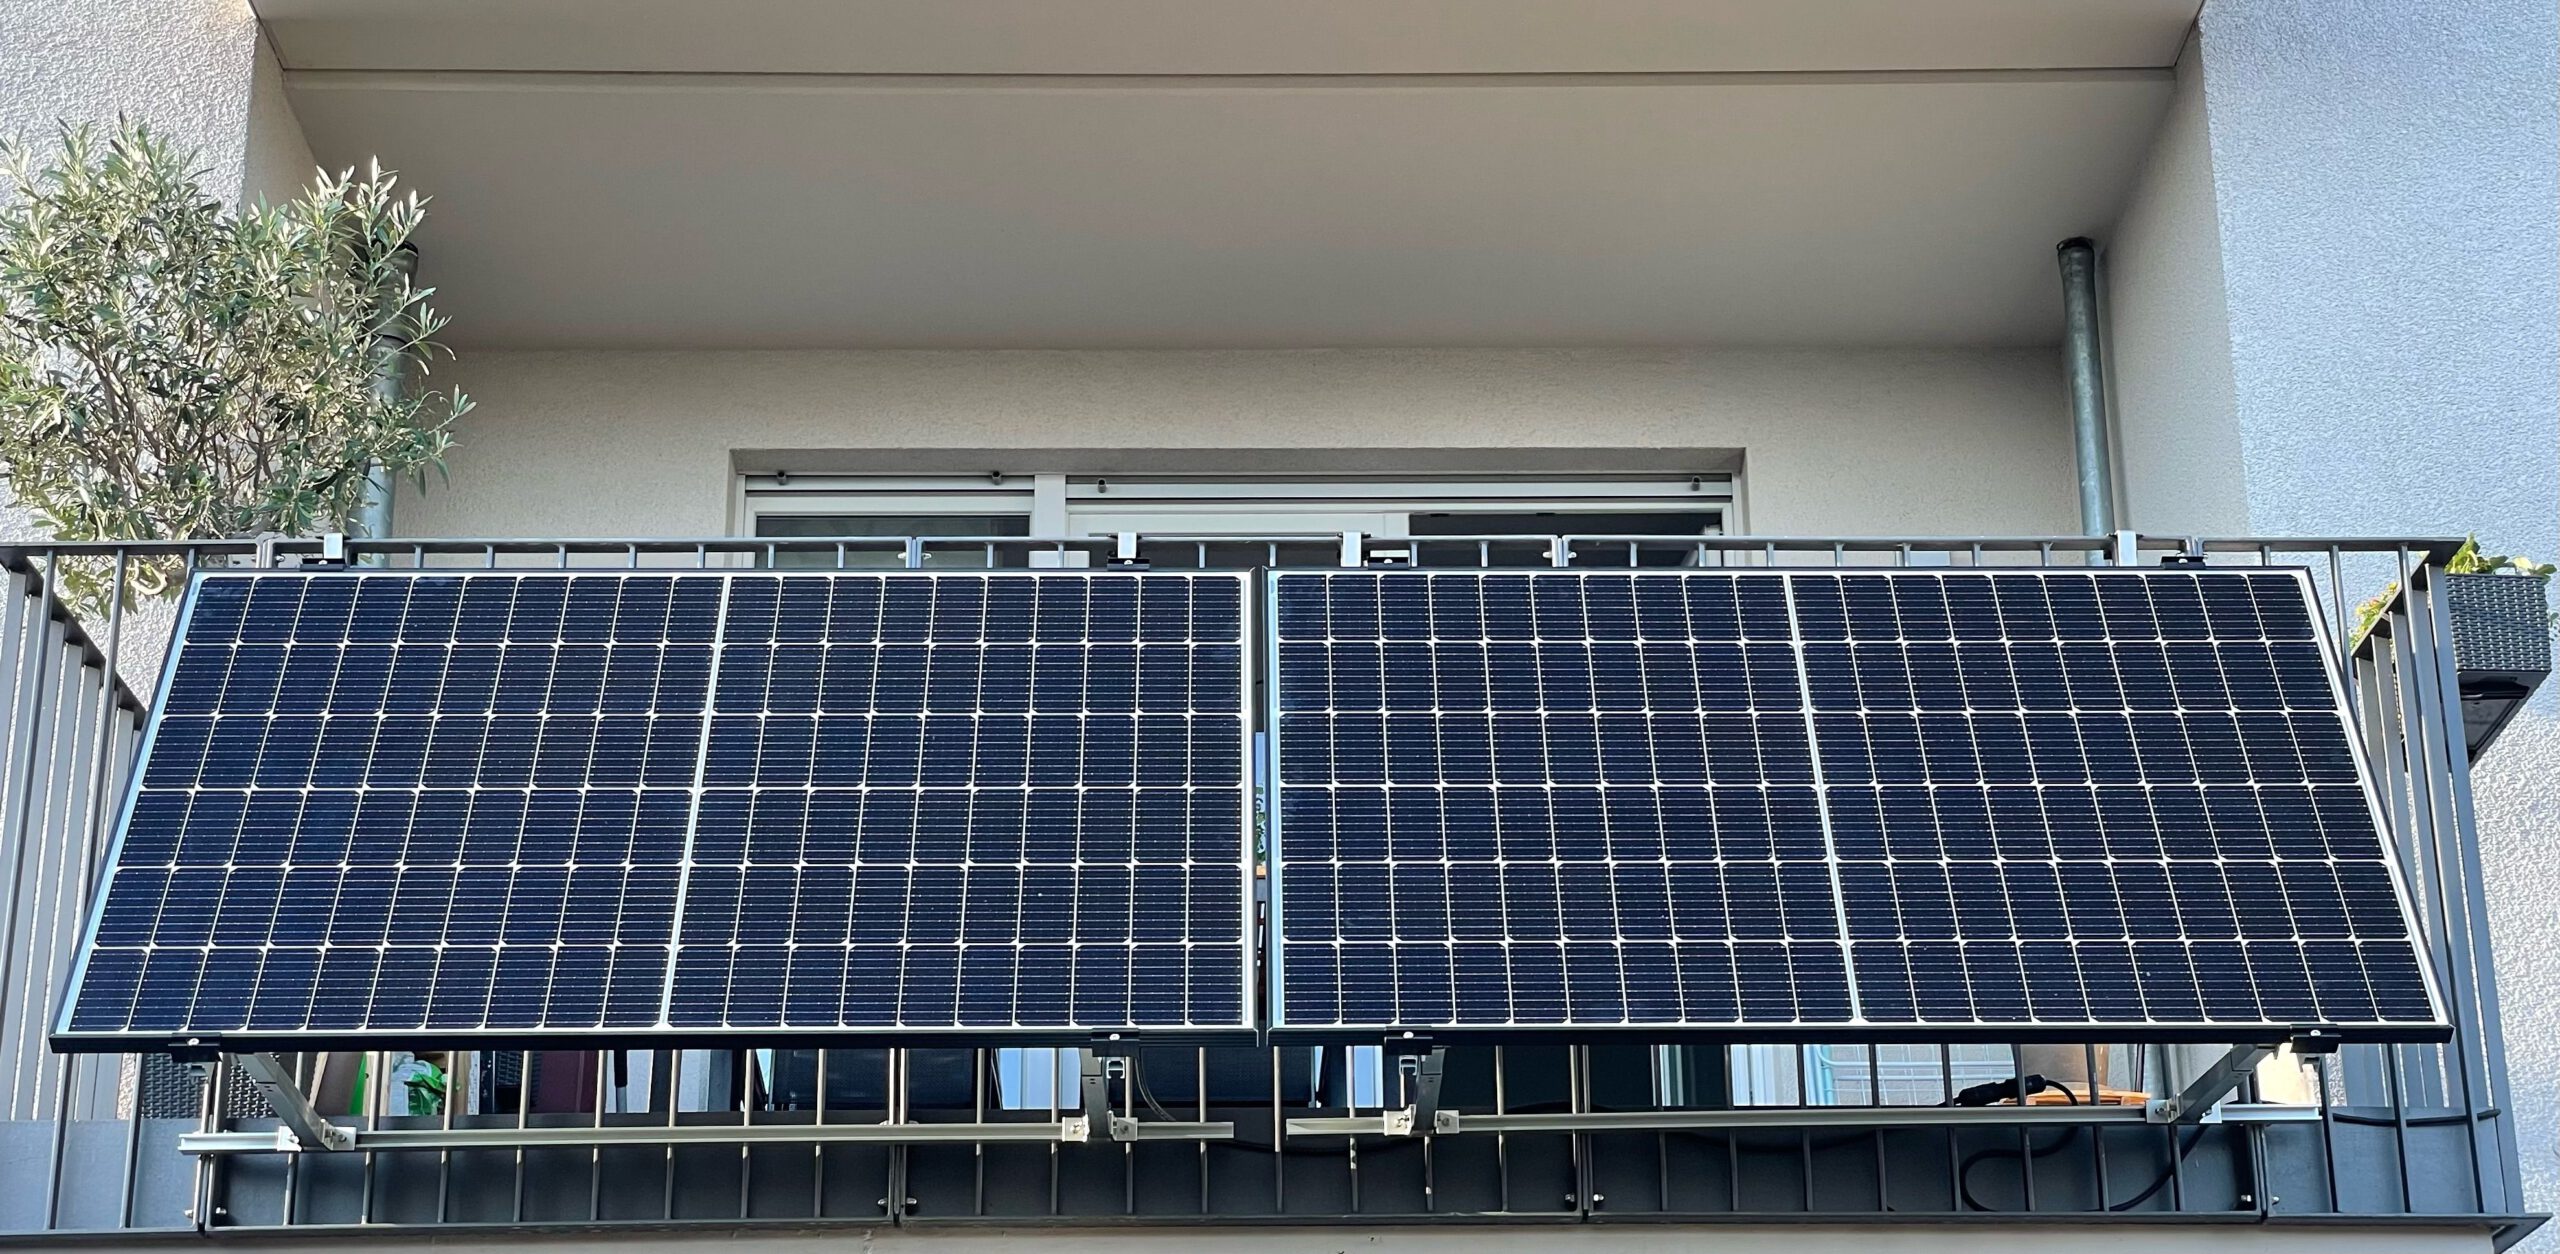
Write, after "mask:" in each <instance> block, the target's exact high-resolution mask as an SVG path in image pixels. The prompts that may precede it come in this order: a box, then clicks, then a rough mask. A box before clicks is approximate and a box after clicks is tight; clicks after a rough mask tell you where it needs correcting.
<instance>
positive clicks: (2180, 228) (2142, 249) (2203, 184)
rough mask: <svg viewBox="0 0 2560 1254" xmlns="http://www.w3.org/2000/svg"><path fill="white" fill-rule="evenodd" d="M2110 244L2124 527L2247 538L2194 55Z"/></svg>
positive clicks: (2217, 229)
mask: <svg viewBox="0 0 2560 1254" xmlns="http://www.w3.org/2000/svg"><path fill="white" fill-rule="evenodd" d="M2101 243H2102V245H2103V247H2104V250H2105V253H2104V266H2103V269H2102V271H2101V273H2102V275H2103V277H2104V281H2105V299H2106V304H2105V310H2106V327H2107V342H2106V364H2107V382H2108V386H2109V392H2108V404H2109V410H2110V417H2111V418H2112V419H2113V421H2114V429H2115V452H2116V463H2115V468H2116V481H2117V484H2118V485H2119V489H2118V494H2117V505H2118V522H2119V524H2120V525H2122V526H2127V527H2133V528H2136V529H2139V530H2143V531H2171V532H2187V533H2208V534H2222V535H2236V534H2238V533H2240V532H2243V531H2246V530H2248V528H2249V498H2248V489H2247V487H2246V485H2245V484H2244V483H2243V482H2242V473H2241V460H2240V429H2239V426H2238V421H2237V417H2236V415H2235V414H2234V413H2233V409H2232V396H2231V323H2230V316H2229V312H2228V310H2227V308H2226V307H2225V304H2224V297H2223V279H2222V234H2221V224H2220V222H2219V220H2218V219H2217V217H2216V215H2215V210H2214V194H2213V154H2212V151H2211V148H2210V141H2209V139H2208V137H2207V135H2206V133H2205V101H2204V69H2203V63H2202V57H2201V55H2200V54H2199V51H2198V50H2197V49H2196V48H2195V47H2194V46H2193V45H2192V44H2190V45H2189V47H2188V48H2187V51H2186V54H2185V55H2184V56H2182V57H2180V58H2179V60H2178V83H2177V90H2176V92H2175V94H2174V95H2172V96H2171V97H2170V102H2169V113H2168V116H2167V117H2166V118H2165V119H2163V120H2162V122H2161V124H2160V134H2159V136H2158V138H2156V139H2154V140H2153V141H2152V147H2151V155H2150V156H2149V158H2147V159H2146V160H2145V161H2144V162H2143V166H2142V175H2141V178H2140V179H2139V181H2137V182H2136V183H2135V184H2134V191H2133V195H2132V196H2131V197H2129V198H2128V199H2127V200H2126V202H2125V207H2124V213H2123V214H2122V216H2120V217H2119V218H2118V219H2117V220H2116V225H2115V229H2114V230H2113V231H2112V232H2110V233H2109V234H2108V235H2107V237H2106V238H2105V239H2104V240H2103V241H2101Z"/></svg>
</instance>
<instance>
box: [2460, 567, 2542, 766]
mask: <svg viewBox="0 0 2560 1254" xmlns="http://www.w3.org/2000/svg"><path fill="white" fill-rule="evenodd" d="M2442 578H2443V579H2444V591H2445V608H2446V610H2447V612H2448V613H2449V614H2450V615H2451V616H2452V618H2453V665H2454V671H2455V672H2456V675H2455V677H2456V678H2457V679H2458V680H2459V681H2460V682H2461V685H2462V732H2463V739H2464V741H2466V742H2467V743H2468V744H2469V745H2470V746H2471V756H2472V757H2473V758H2475V759H2476V758H2478V757H2479V756H2480V755H2481V754H2482V753H2483V752H2485V751H2486V750H2487V749H2488V747H2489V742H2491V741H2493V740H2496V739H2497V738H2498V733H2499V732H2501V731H2503V730H2505V729H2506V726H2507V721H2508V720H2509V719H2512V718H2514V717H2515V713H2516V711H2517V710H2519V709H2521V708H2523V706H2524V703H2525V701H2526V700H2527V699H2528V698H2530V697H2532V696H2533V690H2534V689H2535V688H2538V687H2540V686H2541V684H2542V681H2543V678H2544V677H2545V676H2548V675H2549V674H2550V673H2551V606H2550V603H2549V601H2548V600H2547V599H2546V589H2545V586H2544V581H2542V580H2540V579H2528V578H2525V577H2522V576H2518V575H2445V576H2442Z"/></svg>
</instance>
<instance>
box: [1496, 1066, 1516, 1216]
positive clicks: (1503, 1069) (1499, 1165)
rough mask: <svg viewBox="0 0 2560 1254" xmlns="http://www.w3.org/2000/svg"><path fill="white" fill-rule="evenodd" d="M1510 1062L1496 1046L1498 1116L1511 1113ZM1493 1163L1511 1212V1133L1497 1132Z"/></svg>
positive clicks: (1505, 1206) (1505, 1201) (1506, 1210)
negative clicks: (1507, 1064)
mask: <svg viewBox="0 0 2560 1254" xmlns="http://www.w3.org/2000/svg"><path fill="white" fill-rule="evenodd" d="M1508 1061H1509V1060H1508V1059H1506V1058H1505V1057H1503V1047H1502V1046H1500V1045H1496V1046H1494V1047H1493V1113H1495V1114H1497V1115H1504V1114H1509V1113H1511V1070H1510V1068H1509V1067H1508V1066H1506V1065H1505V1063H1507V1062H1508ZM1493 1162H1494V1168H1495V1170H1497V1171H1498V1172H1500V1173H1501V1176H1502V1179H1501V1181H1500V1184H1501V1194H1502V1198H1501V1201H1502V1209H1503V1210H1504V1211H1505V1212H1509V1211H1510V1210H1511V1209H1512V1206H1511V1134H1510V1133H1508V1132H1496V1133H1494V1134H1493Z"/></svg>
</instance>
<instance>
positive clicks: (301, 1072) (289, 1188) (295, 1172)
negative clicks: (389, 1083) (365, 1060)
mask: <svg viewBox="0 0 2560 1254" xmlns="http://www.w3.org/2000/svg"><path fill="white" fill-rule="evenodd" d="M319 1063H320V1059H319V1056H318V1055H315V1054H296V1055H294V1056H293V1065H292V1066H291V1067H290V1068H288V1074H290V1075H291V1076H292V1077H293V1082H294V1083H295V1084H297V1085H299V1086H301V1088H302V1091H303V1092H305V1093H308V1092H311V1091H312V1089H313V1085H312V1081H313V1080H316V1079H318V1078H319V1076H318V1074H317V1073H318V1071H319ZM301 1183H302V1155H300V1154H288V1155H286V1156H285V1163H284V1196H283V1198H282V1199H280V1202H279V1204H278V1205H277V1207H276V1215H277V1218H278V1219H279V1220H280V1221H281V1222H282V1225H283V1226H284V1227H288V1228H289V1227H292V1226H293V1212H294V1204H293V1203H294V1195H295V1193H296V1192H298V1191H299V1188H300V1185H301Z"/></svg>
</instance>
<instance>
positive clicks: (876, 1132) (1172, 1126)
mask: <svg viewBox="0 0 2560 1254" xmlns="http://www.w3.org/2000/svg"><path fill="white" fill-rule="evenodd" d="M336 1131H337V1132H339V1133H340V1134H342V1135H343V1141H342V1142H341V1143H338V1144H325V1145H313V1144H306V1143H305V1142H304V1141H303V1140H302V1138H300V1137H299V1136H297V1135H295V1132H294V1130H293V1129H292V1128H291V1127H289V1126H279V1127H276V1128H272V1129H268V1130H266V1131H260V1132H190V1133H186V1134H184V1135H182V1136H180V1137H179V1138H178V1152H180V1153H182V1154H273V1153H285V1154H294V1153H304V1152H312V1151H322V1150H354V1151H363V1150H465V1149H533V1148H541V1147H546V1146H549V1147H571V1148H588V1147H599V1146H610V1145H640V1146H657V1145H668V1146H672V1145H814V1144H831V1143H836V1142H871V1143H876V1144H892V1145H923V1144H949V1143H954V1142H958V1143H976V1144H990V1143H996V1142H1007V1143H1029V1144H1048V1145H1055V1144H1081V1143H1085V1142H1090V1141H1099V1140H1105V1139H1108V1140H1114V1141H1226V1140H1233V1139H1234V1138H1235V1134H1236V1126H1235V1125H1234V1124H1232V1123H1145V1122H1140V1121H1138V1120H1133V1119H1114V1120H1112V1123H1111V1127H1110V1128H1109V1129H1107V1130H1106V1131H1105V1133H1104V1135H1102V1136H1096V1135H1095V1129H1094V1127H1093V1125H1092V1123H1091V1121H1089V1120H1087V1119H1085V1118H1084V1117H1083V1116H1081V1115H1078V1116H1072V1117H1069V1118H1065V1119H1059V1120H1055V1121H1044V1122H1040V1123H816V1124H811V1123H796V1124H795V1123H766V1124H704V1125H678V1126H675V1127H667V1126H665V1125H663V1124H653V1125H649V1126H645V1127H613V1126H605V1127H595V1126H591V1125H580V1126H576V1127H557V1128H543V1127H528V1128H347V1127H343V1126H341V1127H339V1128H337V1129H336Z"/></svg>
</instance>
